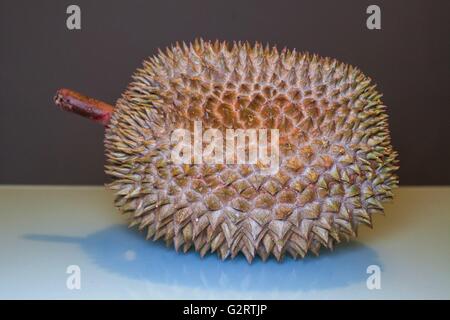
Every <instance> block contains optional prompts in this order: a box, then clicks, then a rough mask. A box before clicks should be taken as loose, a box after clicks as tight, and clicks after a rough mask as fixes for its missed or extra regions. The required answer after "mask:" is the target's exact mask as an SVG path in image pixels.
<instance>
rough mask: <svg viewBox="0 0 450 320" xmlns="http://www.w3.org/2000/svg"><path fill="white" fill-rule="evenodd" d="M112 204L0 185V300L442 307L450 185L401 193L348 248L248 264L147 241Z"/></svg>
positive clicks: (95, 193)
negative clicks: (415, 302)
mask: <svg viewBox="0 0 450 320" xmlns="http://www.w3.org/2000/svg"><path fill="white" fill-rule="evenodd" d="M112 199H113V197H112V194H111V193H110V192H109V191H107V190H105V188H103V187H100V186H99V187H64V186H0V298H2V299H16V298H36V299H46V298H62V299H97V298H106V299H108V298H111V299H122V298H128V299H380V298H386V299H402V298H412V299H429V298H437V299H449V298H450V249H449V246H450V187H401V188H399V189H396V190H395V199H394V201H393V202H392V203H389V204H387V205H386V215H385V216H376V217H375V218H374V228H373V230H372V229H369V228H366V227H362V228H360V232H359V236H358V239H357V240H356V241H353V242H350V243H342V244H340V245H338V246H336V248H335V250H334V251H333V252H330V251H327V250H322V251H321V255H320V256H319V257H315V256H307V257H306V258H305V259H303V260H293V259H291V258H285V259H284V260H283V261H282V262H281V263H279V262H277V261H275V260H273V259H270V260H268V261H266V262H262V261H261V260H259V259H255V260H254V262H253V263H252V264H251V265H250V264H248V263H247V261H246V260H245V258H244V257H240V256H239V257H238V258H236V259H234V260H226V261H221V260H220V259H219V258H217V256H216V255H214V254H212V255H207V256H206V257H205V258H200V256H199V255H198V254H197V253H195V252H188V253H186V254H183V253H177V252H176V251H174V250H173V248H171V247H170V248H168V247H166V246H165V245H164V244H163V243H161V242H151V241H146V240H145V236H144V234H143V233H140V232H138V231H137V230H135V229H129V228H128V227H127V226H126V222H125V219H124V217H122V216H121V215H120V214H119V213H118V211H117V210H116V209H115V208H114V206H113V203H112ZM71 266H72V267H71ZM73 266H75V267H73ZM74 268H75V269H74ZM368 268H369V273H368ZM377 268H379V271H380V272H379V273H378V271H377V270H378V269H377ZM373 270H375V273H371V272H373ZM68 272H69V273H68ZM73 276H76V277H77V278H76V281H78V280H79V284H80V288H79V289H77V288H76V287H77V286H76V285H74V283H76V284H78V282H76V281H75V282H74V278H73ZM375 276H376V278H374V277H375ZM378 280H379V282H377V281H378ZM368 283H369V286H368ZM378 283H379V285H380V286H379V289H377V288H375V289H373V287H374V286H375V287H377V284H378ZM74 286H75V289H74ZM369 288H372V290H370V289H369Z"/></svg>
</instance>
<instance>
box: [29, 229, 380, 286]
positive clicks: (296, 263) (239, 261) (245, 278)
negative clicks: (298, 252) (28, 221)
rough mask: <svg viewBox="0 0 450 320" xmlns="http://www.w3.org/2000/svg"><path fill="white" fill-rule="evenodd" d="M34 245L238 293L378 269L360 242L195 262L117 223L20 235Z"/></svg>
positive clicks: (350, 278)
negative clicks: (302, 254)
mask: <svg viewBox="0 0 450 320" xmlns="http://www.w3.org/2000/svg"><path fill="white" fill-rule="evenodd" d="M24 238H26V239H28V240H35V241H50V242H58V243H61V245H73V244H77V245H80V246H81V248H82V250H83V251H85V252H86V254H87V255H88V256H89V257H90V258H91V259H92V260H93V261H94V262H95V263H96V264H98V265H99V266H100V267H102V268H105V269H106V270H108V271H111V272H114V273H118V274H120V275H122V276H125V277H129V278H133V279H146V280H149V281H152V282H155V283H161V284H167V285H183V286H188V287H192V288H209V289H212V288H215V289H217V288H219V289H238V290H302V291H307V290H314V289H326V288H337V287H345V286H348V285H350V284H354V283H359V282H363V281H364V282H365V280H366V279H367V277H368V274H367V273H366V269H367V267H368V266H369V265H371V264H376V265H378V266H380V267H382V264H381V262H380V261H379V257H378V255H377V253H376V252H375V251H374V250H373V249H371V248H369V247H366V246H364V245H362V244H361V243H358V242H353V243H342V244H340V245H338V246H337V248H336V249H335V250H334V252H331V251H328V250H322V251H321V255H320V256H319V257H315V256H307V257H306V258H305V259H299V260H294V259H291V258H288V257H286V258H285V259H284V260H283V261H282V262H277V261H276V260H274V259H269V260H268V261H266V262H263V261H261V260H260V259H259V258H256V259H255V260H254V261H253V263H252V264H248V263H247V261H246V260H245V258H244V257H243V256H238V257H236V258H235V259H233V260H225V261H221V260H220V259H219V258H218V257H217V256H216V255H215V254H210V255H207V256H205V257H204V258H200V256H199V254H198V253H196V252H194V251H190V252H188V253H186V254H184V253H177V252H176V251H175V250H174V249H173V248H172V247H166V246H165V244H164V243H162V242H161V241H157V242H151V241H146V240H145V239H144V238H143V235H142V233H139V232H136V230H130V229H128V228H127V227H126V226H123V225H117V226H113V227H110V228H107V229H104V230H100V231H98V232H95V233H92V234H90V235H89V236H87V237H86V238H77V237H64V236H54V235H25V236H24Z"/></svg>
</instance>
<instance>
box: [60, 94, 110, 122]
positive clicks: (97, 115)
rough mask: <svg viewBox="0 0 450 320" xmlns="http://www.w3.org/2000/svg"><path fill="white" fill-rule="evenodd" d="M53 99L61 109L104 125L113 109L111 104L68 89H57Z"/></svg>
mask: <svg viewBox="0 0 450 320" xmlns="http://www.w3.org/2000/svg"><path fill="white" fill-rule="evenodd" d="M54 101H55V103H56V105H57V106H58V107H60V108H61V109H63V110H66V111H69V112H73V113H76V114H79V115H80V116H83V117H85V118H88V119H91V120H93V121H95V122H98V123H101V124H103V125H105V126H106V125H107V124H108V122H109V119H110V118H111V115H112V113H113V111H114V107H113V106H111V105H109V104H107V103H105V102H102V101H99V100H96V99H93V98H89V97H86V96H84V95H82V94H81V93H78V92H75V91H72V90H70V89H59V90H58V92H56V95H55V97H54Z"/></svg>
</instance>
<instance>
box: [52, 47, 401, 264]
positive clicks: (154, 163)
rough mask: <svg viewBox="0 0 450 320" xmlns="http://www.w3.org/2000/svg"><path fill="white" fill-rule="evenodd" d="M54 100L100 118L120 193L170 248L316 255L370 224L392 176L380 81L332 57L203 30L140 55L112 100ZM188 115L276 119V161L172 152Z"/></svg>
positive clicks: (215, 121)
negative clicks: (222, 160) (273, 165)
mask: <svg viewBox="0 0 450 320" xmlns="http://www.w3.org/2000/svg"><path fill="white" fill-rule="evenodd" d="M55 100H56V102H57V104H58V105H60V106H61V107H63V108H64V109H69V110H71V111H73V112H76V113H79V114H82V115H84V116H88V117H90V118H93V119H94V120H96V121H99V122H101V123H103V124H106V136H105V147H106V156H107V164H106V172H107V174H109V175H110V176H111V177H112V180H113V181H112V182H111V183H110V184H108V186H109V188H110V189H111V190H113V191H114V192H115V205H116V206H117V208H119V210H120V211H121V212H123V213H125V214H128V216H129V219H130V225H131V226H137V227H138V228H139V229H140V230H144V231H145V232H146V234H147V238H148V239H153V240H158V239H162V240H164V241H165V242H166V243H167V244H168V245H173V246H174V247H175V249H176V250H183V251H187V250H189V249H190V248H194V249H195V250H196V251H198V252H200V255H201V256H203V255H205V254H206V253H207V252H217V254H218V255H219V257H220V258H222V259H225V258H227V257H231V258H233V257H235V256H236V255H238V254H239V253H242V254H243V255H244V256H245V257H246V258H247V260H248V261H249V262H251V261H252V260H253V258H254V257H255V256H257V255H258V256H260V257H261V258H262V259H263V260H265V259H267V258H268V257H269V256H270V255H273V256H275V258H276V259H277V260H280V259H281V258H282V257H283V256H284V255H285V254H286V253H287V254H289V255H291V256H292V257H294V258H297V257H304V256H305V255H306V254H307V253H308V252H309V251H311V252H313V253H314V254H317V255H318V254H319V249H320V248H321V247H322V246H323V247H326V248H330V249H333V246H334V245H335V244H336V243H338V242H340V241H342V240H349V239H351V238H353V237H355V236H356V234H357V231H358V227H359V225H361V224H364V225H368V226H370V227H371V226H372V215H373V214H377V213H383V205H382V203H383V202H384V201H386V200H390V199H391V198H392V189H393V188H394V187H396V186H397V184H398V178H397V176H396V175H395V171H396V170H397V169H398V166H397V159H396V158H397V152H395V151H394V150H393V148H392V146H391V142H390V136H389V130H388V119H387V118H388V116H387V114H386V112H385V111H386V107H385V106H384V105H383V103H382V101H381V94H380V93H378V92H377V91H376V89H375V85H373V84H372V83H371V80H370V78H368V77H366V76H365V75H364V74H362V73H361V72H360V71H359V70H358V69H357V68H355V67H352V66H350V65H347V64H344V63H341V62H338V61H336V60H334V59H331V58H321V57H319V56H317V55H311V54H308V53H299V52H296V51H295V50H287V49H283V50H281V51H278V50H277V49H276V48H275V47H273V48H269V47H268V46H265V47H264V46H263V45H261V44H259V43H256V44H254V45H250V44H248V43H240V42H238V43H233V44H228V43H226V42H214V43H212V42H208V41H203V40H198V41H195V42H194V43H192V44H185V43H183V44H181V45H180V44H176V45H174V46H173V47H171V48H169V49H167V50H166V51H165V52H162V51H160V52H159V54H158V55H156V56H154V57H151V58H149V59H148V60H145V61H144V63H143V66H142V68H140V69H138V70H137V71H136V73H135V74H134V76H133V81H132V82H131V84H130V85H129V86H128V88H127V89H126V91H125V92H124V93H123V95H122V97H121V98H120V99H119V100H118V101H117V103H116V106H115V107H114V108H112V107H109V106H107V105H106V104H104V103H101V102H99V101H96V100H93V99H89V98H86V97H84V96H81V95H79V94H76V93H74V92H72V91H69V90H66V89H63V90H60V91H59V92H58V94H57V95H56V98H55ZM194 121H201V123H202V125H203V128H205V129H207V128H218V129H220V130H225V129H226V128H234V129H237V128H242V129H247V128H256V129H257V128H267V129H279V134H280V139H279V141H280V160H279V161H280V162H279V163H280V165H279V170H278V172H277V173H276V174H267V173H266V172H265V171H263V170H262V168H261V167H260V166H258V164H256V165H255V164H233V165H231V164H212V165H211V164H191V165H188V164H182V165H179V164H175V163H173V162H172V161H171V157H170V151H171V146H172V145H171V140H170V136H171V133H172V132H173V131H174V130H175V129H177V128H189V129H192V123H193V122H194Z"/></svg>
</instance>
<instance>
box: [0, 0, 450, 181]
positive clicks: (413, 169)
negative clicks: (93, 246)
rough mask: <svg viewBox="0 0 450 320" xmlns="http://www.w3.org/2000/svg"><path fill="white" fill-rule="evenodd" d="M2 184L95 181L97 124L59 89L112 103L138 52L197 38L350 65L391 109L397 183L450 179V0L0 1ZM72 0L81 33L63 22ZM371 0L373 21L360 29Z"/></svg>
mask: <svg viewBox="0 0 450 320" xmlns="http://www.w3.org/2000/svg"><path fill="white" fill-rule="evenodd" d="M0 3H1V4H0V24H1V29H0V44H1V52H0V86H1V89H0V183H3V184H101V183H103V182H105V181H106V177H105V175H104V173H103V163H104V156H103V128H102V127H101V126H99V125H97V124H94V123H90V122H89V121H87V120H85V119H82V118H80V117H77V116H74V115H70V114H67V113H63V112H61V111H59V110H58V109H57V108H56V107H54V105H53V102H52V97H53V94H54V93H55V91H56V90H57V89H58V88H59V87H68V88H72V89H75V90H78V91H80V92H82V93H85V94H87V95H91V96H93V97H96V98H98V99H102V100H104V101H107V102H110V103H114V102H115V100H116V99H117V98H118V97H119V96H120V94H121V92H122V91H123V90H124V88H125V87H126V85H127V83H128V82H129V81H130V77H131V74H132V73H133V71H134V70H135V68H137V67H139V66H140V64H141V61H142V59H144V58H145V57H147V56H149V55H153V54H154V53H156V51H157V48H164V47H166V46H168V45H170V44H171V43H174V42H175V41H183V40H184V41H190V40H193V39H194V38H196V37H203V38H205V39H212V40H214V39H217V38H218V39H221V40H249V41H255V40H258V41H262V42H264V43H265V42H269V43H271V44H276V45H278V46H280V47H283V46H287V47H289V48H297V49H298V50H301V51H310V52H314V53H318V54H320V55H324V56H331V57H334V58H337V59H339V60H341V61H344V62H347V63H351V64H353V65H355V66H358V67H359V68H360V69H361V70H362V71H363V72H364V73H366V74H367V75H369V76H370V77H372V79H374V81H375V82H376V83H377V84H378V88H379V90H380V91H381V92H383V93H384V102H385V104H386V105H388V106H389V109H388V113H389V115H390V128H391V133H392V141H393V144H394V146H395V148H396V149H397V150H398V151H399V153H400V161H401V171H400V173H399V174H400V182H401V184H402V185H422V184H433V185H440V184H450V169H449V166H450V151H449V150H450V147H449V141H450V131H449V129H450V120H449V119H450V109H449V101H450V99H449V71H450V70H449V69H450V67H449V58H450V47H449V44H450V42H449V22H448V14H449V12H450V5H449V3H450V1H425V0H424V1H415V0H408V1H406V0H405V1H392V0H390V1H379V0H371V1H361V0H355V1H335V0H329V1H317V0H314V1H313V0H311V1H300V0H297V1H282V0H271V1H261V0H259V1H243V0H241V1H231V0H215V1H170V0H164V1H137V0H133V1H120V2H119V1H115V2H113V1H106V0H102V1H99V0H96V1H81V0H75V1H70V2H69V1H61V0H52V1H50V0H40V1H4V0H1V2H0ZM69 4H78V5H79V6H80V7H81V11H82V30H81V31H69V30H67V28H66V17H67V15H66V8H67V6H68V5H69ZM370 4H378V5H379V6H380V7H381V10H382V30H381V31H370V30H368V29H367V28H366V26H365V22H366V17H367V14H366V8H367V6H368V5H370Z"/></svg>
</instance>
